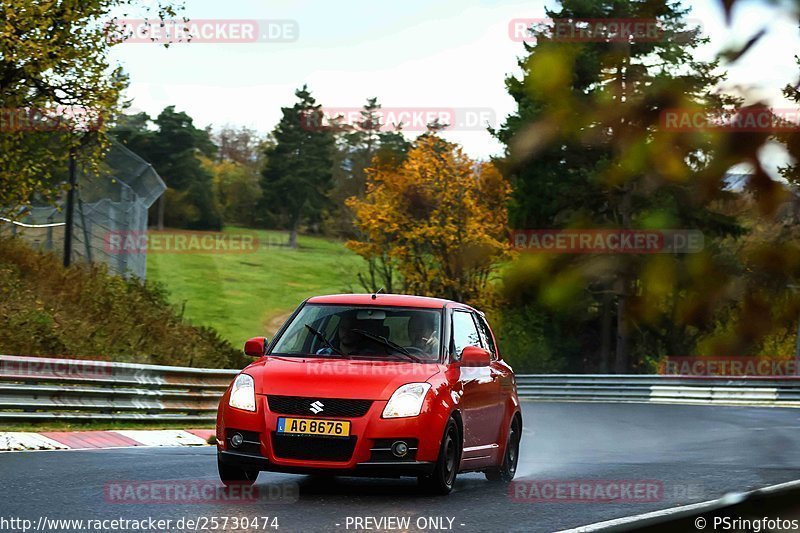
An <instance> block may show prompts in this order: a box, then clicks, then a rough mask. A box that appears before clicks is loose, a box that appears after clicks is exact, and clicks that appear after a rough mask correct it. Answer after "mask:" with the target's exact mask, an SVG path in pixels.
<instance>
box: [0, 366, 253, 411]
mask: <svg viewBox="0 0 800 533" xmlns="http://www.w3.org/2000/svg"><path fill="white" fill-rule="evenodd" d="M237 373H238V370H217V369H205V368H185V367H176V366H156V365H136V364H129V363H108V362H103V361H83V360H74V359H49V358H41V357H17V356H7V355H0V419H2V420H6V421H14V420H18V421H22V420H25V421H32V420H43V419H47V420H62V419H63V420H84V419H93V420H126V421H131V420H142V419H146V420H159V421H170V420H174V421H181V422H184V421H185V422H209V421H213V420H214V419H215V417H216V411H217V405H218V403H219V398H220V396H222V394H223V393H224V392H225V389H226V388H227V387H228V385H229V384H230V382H231V380H232V379H233V376H235V375H236V374H237Z"/></svg>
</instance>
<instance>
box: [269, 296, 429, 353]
mask: <svg viewBox="0 0 800 533" xmlns="http://www.w3.org/2000/svg"><path fill="white" fill-rule="evenodd" d="M441 322H442V320H441V311H439V310H436V309H409V308H400V307H369V306H363V307H354V306H344V305H316V304H307V305H305V306H303V308H302V309H301V310H300V312H299V313H298V314H297V315H296V316H295V317H294V319H293V320H292V321H291V323H290V324H289V325H288V327H287V328H286V330H285V331H284V332H283V334H282V335H281V336H280V338H279V339H278V340H277V342H276V344H275V346H274V348H273V349H272V351H271V352H270V354H271V355H277V354H280V355H295V356H298V355H315V356H328V357H347V358H371V359H376V358H380V359H392V360H394V359H399V360H405V361H409V362H424V363H431V362H436V361H438V360H439V353H440V350H439V347H440V338H441V325H442V324H441Z"/></svg>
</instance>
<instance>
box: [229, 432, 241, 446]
mask: <svg viewBox="0 0 800 533" xmlns="http://www.w3.org/2000/svg"><path fill="white" fill-rule="evenodd" d="M243 442H244V437H242V434H241V433H234V434H233V437H231V446H233V447H234V448H238V447H239V446H241V445H242V443H243Z"/></svg>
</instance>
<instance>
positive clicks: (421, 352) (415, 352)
mask: <svg viewBox="0 0 800 533" xmlns="http://www.w3.org/2000/svg"><path fill="white" fill-rule="evenodd" d="M403 349H404V350H406V351H407V352H410V353H412V354H413V355H428V356H429V355H430V354H429V353H428V352H426V351H425V350H423V349H422V348H418V347H416V346H403Z"/></svg>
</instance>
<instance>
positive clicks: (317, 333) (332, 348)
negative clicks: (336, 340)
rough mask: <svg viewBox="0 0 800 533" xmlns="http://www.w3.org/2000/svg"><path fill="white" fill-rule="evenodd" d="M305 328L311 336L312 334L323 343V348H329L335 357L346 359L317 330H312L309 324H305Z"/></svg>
mask: <svg viewBox="0 0 800 533" xmlns="http://www.w3.org/2000/svg"><path fill="white" fill-rule="evenodd" d="M305 326H306V327H307V328H308V331H310V332H311V333H313V334H314V336H315V337H316V338H318V339H319V340H320V341H322V343H323V344H324V345H325V346H327V347H328V348H330V349H331V350H333V353H335V354H336V355H341V356H342V357H347V356H346V355H345V354H343V353H342V352H340V351H339V350H337V349H336V347H335V346H334V345H333V344H331V341H329V340H328V339H327V338H325V335H323V334H322V333H320V332H319V331H318V330H316V329H314V327H313V326H311V325H310V324H305Z"/></svg>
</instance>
